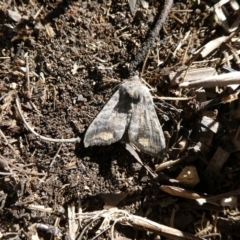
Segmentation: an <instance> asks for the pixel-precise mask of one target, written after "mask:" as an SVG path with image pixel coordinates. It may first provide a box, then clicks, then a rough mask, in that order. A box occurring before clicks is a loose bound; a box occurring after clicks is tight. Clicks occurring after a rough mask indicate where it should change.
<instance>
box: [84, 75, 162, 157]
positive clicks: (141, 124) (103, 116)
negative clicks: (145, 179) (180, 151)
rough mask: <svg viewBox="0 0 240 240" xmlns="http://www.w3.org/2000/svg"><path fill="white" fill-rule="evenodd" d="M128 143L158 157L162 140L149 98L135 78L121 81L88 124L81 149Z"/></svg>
mask: <svg viewBox="0 0 240 240" xmlns="http://www.w3.org/2000/svg"><path fill="white" fill-rule="evenodd" d="M120 140H121V141H122V142H125V143H130V144H131V145H134V146H135V147H137V148H138V149H139V150H140V151H142V152H144V153H146V154H149V155H152V156H156V157H161V156H162V154H163V152H164V150H165V138H164V135H163V131H162V128H161V125H160V123H159V120H158V117H157V114H156V111H155V108H154V103H153V98H152V95H151V94H150V91H149V89H148V88H147V87H146V86H145V85H144V84H143V83H141V81H140V78H139V77H138V76H135V77H133V78H132V79H130V80H125V81H123V83H122V84H121V85H120V86H119V88H118V90H117V91H116V92H115V93H114V94H113V95H112V97H111V98H110V99H109V101H108V102H107V103H106V105H105V106H104V107H103V109H102V110H101V111H100V112H99V114H98V115H97V116H96V117H95V119H94V120H93V122H92V123H91V124H90V126H89V128H88V129H87V131H86V134H85V137H84V146H85V147H88V146H94V145H97V146H100V145H105V146H106V145H110V144H112V143H114V142H117V141H120Z"/></svg>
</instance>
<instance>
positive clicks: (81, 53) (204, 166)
mask: <svg viewBox="0 0 240 240" xmlns="http://www.w3.org/2000/svg"><path fill="white" fill-rule="evenodd" d="M129 2H130V6H129ZM134 2H136V6H134ZM214 2H216V1H193V0H192V1H191V0H185V1H175V2H174V5H173V7H172V9H171V12H170V14H169V16H168V18H167V20H166V22H165V23H164V26H163V28H162V30H161V32H160V34H159V37H158V38H157V39H156V40H155V41H154V43H153V44H152V46H151V48H150V49H149V51H148V54H147V56H146V58H145V60H144V61H143V62H142V63H141V64H140V65H139V66H138V67H137V70H138V71H139V73H140V74H141V77H142V78H143V79H144V81H145V84H146V85H147V86H148V87H150V88H151V89H152V95H153V97H154V102H155V105H156V111H157V113H158V116H159V119H160V122H161V124H162V127H163V130H164V132H165V137H166V144H167V150H166V155H165V158H164V159H163V160H161V161H160V160H158V159H153V158H151V157H150V156H147V155H146V154H143V153H141V152H137V151H136V150H134V149H132V148H131V147H130V146H126V148H125V147H124V145H123V144H121V143H115V144H113V145H111V146H108V147H91V148H84V146H83V142H82V141H80V142H76V139H75V140H74V141H75V143H65V142H64V141H62V142H60V141H58V143H54V142H51V141H50V142H47V141H42V139H41V136H44V137H47V138H51V139H60V140H61V139H74V138H78V137H80V138H81V139H83V137H84V133H85V131H86V129H87V127H88V126H89V124H90V123H91V121H92V120H93V118H94V117H95V116H96V114H97V113H98V112H99V111H100V110H101V108H102V107H103V106H104V104H105V103H106V101H107V100H108V99H109V97H110V96H111V94H112V93H113V92H114V91H115V89H116V87H117V85H118V84H119V83H120V82H121V81H122V79H124V78H126V77H127V76H128V71H127V70H126V69H127V66H128V64H129V63H130V62H131V61H132V60H133V59H134V56H136V54H137V53H138V52H139V50H140V49H141V47H142V45H143V43H144V40H145V38H146V36H147V35H148V34H149V31H151V29H153V26H154V23H155V22H156V18H157V16H158V15H159V14H160V12H161V10H162V8H163V5H164V1H157V0H149V1H144V0H142V1H130V0H129V1H108V0H101V1H100V0H99V1H97V0H96V1H85V0H69V1H68V0H56V1H55V0H38V1H37V0H31V1H28V0H15V1H9V0H2V1H0V16H1V17H0V29H1V30H0V50H1V51H0V239H32V240H33V239H34V240H36V239H62V238H65V239H97V238H98V239H100V238H101V239H107V238H110V237H111V238H112V239H133V238H135V239H159V235H160V236H162V239H239V236H240V231H239V229H240V228H239V217H240V214H239V212H238V207H239V205H238V204H239V199H238V195H239V193H240V190H238V189H239V184H240V178H239V177H238V176H239V169H240V165H239V163H238V157H240V154H239V150H240V140H239V132H240V127H239V119H240V101H239V83H240V82H239V77H238V76H239V73H238V72H234V70H235V71H239V68H240V65H239V63H240V60H239V50H238V49H239V33H238V32H239V28H236V29H233V28H230V27H229V31H228V25H226V24H225V25H224V27H222V26H221V25H220V24H219V23H217V21H216V17H217V16H216V14H215V13H214ZM232 2H233V1H232ZM130 9H131V11H132V12H131V11H130ZM227 12H228V13H229V16H230V19H231V21H232V22H234V20H236V19H238V17H239V16H238V15H237V14H239V12H237V11H233V9H232V7H231V6H230V4H227V5H226V6H225V11H224V13H227ZM232 22H231V23H229V25H230V24H232ZM237 23H238V22H237ZM229 72H231V74H230V75H229V74H228V73H229ZM222 74H226V75H223V76H219V75H222ZM201 80H204V81H202V82H201ZM225 80H226V81H228V82H227V83H224V81H225ZM209 82H210V83H209ZM229 84H230V85H229ZM19 111H20V113H19ZM23 119H25V121H26V122H27V123H28V124H29V126H26V123H24V122H23ZM31 130H34V131H31ZM36 133H37V134H36ZM38 134H39V135H41V136H39V135H38ZM43 140H44V139H43ZM138 155H139V156H138Z"/></svg>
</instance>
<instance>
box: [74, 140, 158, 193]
mask: <svg viewBox="0 0 240 240" xmlns="http://www.w3.org/2000/svg"><path fill="white" fill-rule="evenodd" d="M75 154H76V156H77V157H78V159H79V161H82V164H84V165H85V166H88V167H89V166H91V165H93V164H97V168H98V174H99V176H98V177H101V178H103V179H104V181H106V180H107V181H109V182H111V185H112V187H114V188H115V187H117V188H118V187H119V188H121V187H120V185H121V183H120V184H119V181H120V182H121V181H123V182H124V181H125V180H126V179H129V178H132V176H137V177H136V178H137V179H135V180H136V181H138V178H139V179H140V178H141V176H142V174H141V171H142V170H141V169H142V168H143V167H142V166H141V165H140V164H139V163H138V162H137V161H136V159H135V158H134V157H133V156H132V155H131V154H130V153H129V152H128V151H127V150H126V149H125V146H124V144H122V143H120V142H116V143H113V144H111V145H109V146H94V147H88V148H85V147H84V145H83V143H82V142H81V143H79V144H78V145H76V148H75ZM144 156H145V159H144V160H146V161H147V162H148V163H150V162H151V161H150V157H148V156H146V155H144ZM140 157H141V156H140ZM148 158H149V159H148ZM151 167H153V166H151ZM144 174H145V173H144ZM135 180H134V181H135ZM121 190H124V189H123V188H121Z"/></svg>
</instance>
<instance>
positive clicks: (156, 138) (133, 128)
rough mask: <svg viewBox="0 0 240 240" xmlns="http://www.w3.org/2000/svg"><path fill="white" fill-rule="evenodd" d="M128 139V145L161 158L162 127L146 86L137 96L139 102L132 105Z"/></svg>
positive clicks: (162, 147)
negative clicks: (131, 144)
mask: <svg viewBox="0 0 240 240" xmlns="http://www.w3.org/2000/svg"><path fill="white" fill-rule="evenodd" d="M128 137H129V142H130V143H133V144H134V145H135V146H136V147H137V148H139V149H140V150H141V151H143V152H145V153H147V154H149V155H152V156H159V157H161V155H162V154H163V152H164V150H165V138H164V135H163V131H162V127H161V125H160V123H159V120H158V117H157V114H156V111H155V108H154V103H153V100H152V96H151V94H150V92H149V90H148V89H146V86H144V89H143V91H142V93H140V94H139V102H138V103H136V104H134V103H132V116H131V121H130V124H129V129H128Z"/></svg>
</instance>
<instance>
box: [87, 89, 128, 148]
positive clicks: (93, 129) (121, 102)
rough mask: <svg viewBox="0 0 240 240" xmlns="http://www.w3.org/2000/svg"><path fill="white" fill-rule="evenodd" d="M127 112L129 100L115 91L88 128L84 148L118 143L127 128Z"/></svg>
mask: <svg viewBox="0 0 240 240" xmlns="http://www.w3.org/2000/svg"><path fill="white" fill-rule="evenodd" d="M128 98H129V97H128ZM129 110H130V102H129V99H126V97H125V94H121V93H120V91H119V90H117V91H116V92H115V93H114V94H113V95H112V97H111V98H110V99H109V101H108V102H107V103H106V105H105V106H104V107H103V109H102V110H101V111H100V112H99V114H98V115H97V116H96V117H95V119H94V120H93V122H92V123H91V124H90V126H89V127H88V129H87V132H86V134H85V137H84V146H85V147H88V146H93V145H110V144H112V143H114V142H117V141H119V140H120V139H121V138H122V136H123V134H124V132H125V131H126V128H127V126H128V120H129V118H130V117H129V114H130V111H129Z"/></svg>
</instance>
